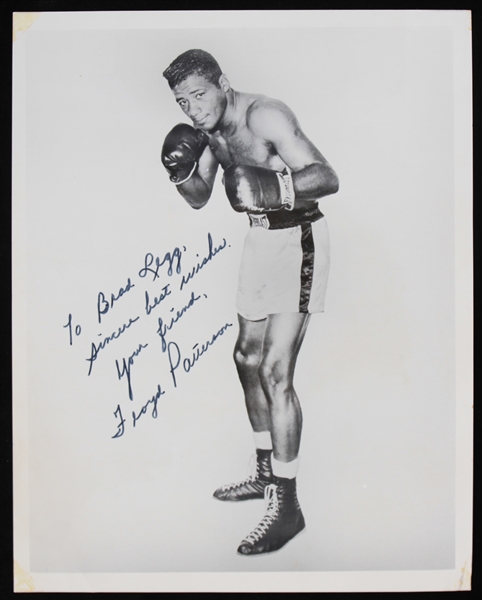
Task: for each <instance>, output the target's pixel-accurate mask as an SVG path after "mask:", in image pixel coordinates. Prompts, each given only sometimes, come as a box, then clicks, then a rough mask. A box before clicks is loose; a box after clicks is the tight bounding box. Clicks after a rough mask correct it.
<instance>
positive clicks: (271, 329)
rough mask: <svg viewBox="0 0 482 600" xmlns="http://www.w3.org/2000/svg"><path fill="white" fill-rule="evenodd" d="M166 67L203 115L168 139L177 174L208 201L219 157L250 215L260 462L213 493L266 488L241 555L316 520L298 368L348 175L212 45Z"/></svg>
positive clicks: (250, 321)
mask: <svg viewBox="0 0 482 600" xmlns="http://www.w3.org/2000/svg"><path fill="white" fill-rule="evenodd" d="M163 75H164V77H165V78H166V79H167V82H168V84H169V86H170V88H171V90H172V92H173V93H174V98H175V100H176V102H177V103H178V105H179V107H180V108H181V109H182V111H183V112H184V114H185V115H186V116H187V117H188V118H189V119H190V121H191V122H192V126H191V125H188V124H179V125H176V127H174V129H173V130H172V131H171V132H170V133H169V134H168V135H167V137H166V140H165V142H164V146H163V148H162V154H161V158H162V162H163V164H164V166H165V168H166V170H167V171H168V173H169V175H170V179H171V181H172V182H173V183H174V184H175V186H176V188H177V191H178V192H179V193H180V194H181V196H182V197H183V198H184V199H185V200H186V202H187V203H188V204H189V205H190V206H191V207H192V208H194V209H200V208H202V207H203V206H205V204H206V203H207V202H208V200H209V198H210V196H211V192H212V189H213V185H214V180H215V177H216V173H217V170H218V167H219V165H220V166H221V168H222V169H223V171H224V185H225V190H226V195H227V197H228V200H229V202H230V203H231V206H232V207H233V209H234V210H235V211H237V212H240V213H246V214H247V216H248V220H249V225H250V228H249V232H248V234H247V237H246V241H245V246H244V249H243V256H242V262H241V268H240V275H239V285H238V293H237V311H238V320H239V336H238V339H237V342H236V345H235V349H234V360H235V363H236V368H237V371H238V375H239V379H240V382H241V385H242V387H243V391H244V395H245V401H246V408H247V412H248V417H249V421H250V424H251V427H252V430H253V437H254V443H255V446H256V473H255V474H253V475H252V476H250V477H248V478H247V479H245V480H243V481H240V482H238V483H233V484H229V485H225V486H222V487H221V488H219V489H218V490H216V491H215V492H214V496H215V498H217V499H219V500H222V501H233V502H239V501H244V500H252V499H257V498H265V500H266V506H267V508H266V513H265V515H264V517H263V518H262V519H261V521H260V523H259V524H258V525H257V527H255V529H254V530H253V531H252V532H251V533H250V534H249V535H248V536H247V537H246V538H245V539H244V540H243V541H242V542H241V544H240V545H239V547H238V553H239V554H242V555H258V554H264V553H267V552H273V551H276V550H279V549H280V548H282V547H283V546H284V545H285V544H286V543H287V542H288V541H290V540H291V539H292V538H293V537H295V536H296V535H297V534H298V533H300V532H301V531H302V530H303V529H304V527H305V521H304V518H303V514H302V511H301V508H300V505H299V502H298V498H297V492H296V475H297V471H298V463H299V456H298V454H299V448H300V439H301V429H302V413H301V407H300V403H299V400H298V397H297V395H296V392H295V390H294V387H293V377H294V370H295V366H296V360H297V356H298V353H299V350H300V347H301V344H302V342H303V338H304V336H305V333H306V329H307V326H308V323H309V319H310V315H311V314H312V313H316V312H322V311H323V310H324V299H325V292H326V286H327V278H328V271H329V240H328V229H327V225H326V219H325V218H324V217H323V214H322V213H321V211H320V209H319V207H318V200H319V199H320V198H323V197H324V196H327V195H329V194H334V193H335V192H337V191H338V177H337V175H336V173H335V172H334V170H333V168H332V167H331V166H330V165H329V163H328V162H327V160H326V159H325V158H324V157H323V156H322V154H321V153H320V151H319V150H318V149H317V148H316V147H315V146H314V144H313V143H312V142H311V141H310V140H309V139H308V138H307V137H306V135H305V134H304V133H303V131H302V129H301V127H300V125H299V123H298V120H297V119H296V117H295V115H294V114H293V112H292V111H291V110H290V109H289V108H288V107H287V106H286V105H285V104H284V103H283V102H280V101H279V100H274V99H271V98H268V97H266V96H263V95H258V94H248V93H243V92H238V91H235V90H234V89H232V88H231V86H230V83H229V81H228V78H227V76H226V75H225V74H224V73H223V72H222V70H221V68H220V66H219V64H218V63H217V61H216V60H215V59H214V58H213V57H212V56H211V55H210V54H209V53H207V52H205V51H203V50H188V51H187V52H184V53H183V54H181V55H180V56H178V57H177V58H176V59H175V60H174V61H173V62H172V63H171V64H170V65H169V67H168V68H167V69H166V70H165V71H164V73H163Z"/></svg>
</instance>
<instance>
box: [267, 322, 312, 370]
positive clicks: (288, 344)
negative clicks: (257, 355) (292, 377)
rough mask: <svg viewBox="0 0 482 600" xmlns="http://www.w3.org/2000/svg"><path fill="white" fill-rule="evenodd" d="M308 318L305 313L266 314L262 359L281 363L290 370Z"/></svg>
mask: <svg viewBox="0 0 482 600" xmlns="http://www.w3.org/2000/svg"><path fill="white" fill-rule="evenodd" d="M309 320H310V315H309V314H307V313H279V314H273V315H268V317H267V320H266V329H265V332H264V340H263V360H264V361H265V362H269V363H283V364H285V365H286V366H287V367H288V368H289V370H290V371H291V372H292V371H293V370H294V366H295V363H296V358H297V357H298V353H299V350H300V347H301V344H302V342H303V339H304V336H305V333H306V329H307V327H308V323H309Z"/></svg>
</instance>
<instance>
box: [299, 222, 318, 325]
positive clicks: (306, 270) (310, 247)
mask: <svg viewBox="0 0 482 600" xmlns="http://www.w3.org/2000/svg"><path fill="white" fill-rule="evenodd" d="M301 249H302V251H303V258H302V261H301V289H300V312H302V313H307V312H308V304H309V302H310V295H311V288H312V286H313V267H314V264H315V243H314V241H313V231H312V229H311V223H306V224H304V225H301Z"/></svg>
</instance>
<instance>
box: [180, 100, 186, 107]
mask: <svg viewBox="0 0 482 600" xmlns="http://www.w3.org/2000/svg"><path fill="white" fill-rule="evenodd" d="M178 104H179V106H180V107H181V108H184V107H185V106H186V104H187V102H186V100H179V102H178Z"/></svg>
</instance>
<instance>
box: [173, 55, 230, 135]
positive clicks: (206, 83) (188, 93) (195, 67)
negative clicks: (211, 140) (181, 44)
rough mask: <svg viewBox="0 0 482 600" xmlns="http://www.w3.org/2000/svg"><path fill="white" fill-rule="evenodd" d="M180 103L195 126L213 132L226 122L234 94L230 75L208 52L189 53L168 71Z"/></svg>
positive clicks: (174, 62)
mask: <svg viewBox="0 0 482 600" xmlns="http://www.w3.org/2000/svg"><path fill="white" fill-rule="evenodd" d="M163 75H164V77H165V78H166V79H167V81H168V83H169V86H170V88H171V89H172V91H173V93H174V97H175V98H176V102H177V103H178V104H179V106H180V107H181V109H182V110H183V112H184V113H185V114H186V115H187V116H188V117H189V118H190V119H191V121H192V122H193V124H194V126H195V127H197V128H198V129H202V130H203V131H212V130H213V129H214V128H215V127H216V125H218V123H219V122H220V120H221V119H222V116H223V114H224V111H225V109H226V105H227V102H228V100H227V98H228V92H229V90H230V85H229V82H228V80H227V78H226V75H224V74H223V72H222V71H221V68H220V67H219V65H218V63H217V62H216V60H215V59H214V58H213V57H212V56H211V55H210V54H209V53H208V52H205V51H204V50H188V51H187V52H184V53H183V54H181V55H180V56H178V57H177V58H176V59H175V60H174V61H173V62H172V63H171V64H170V65H169V67H168V68H167V69H166V70H165V71H164V73H163Z"/></svg>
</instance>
